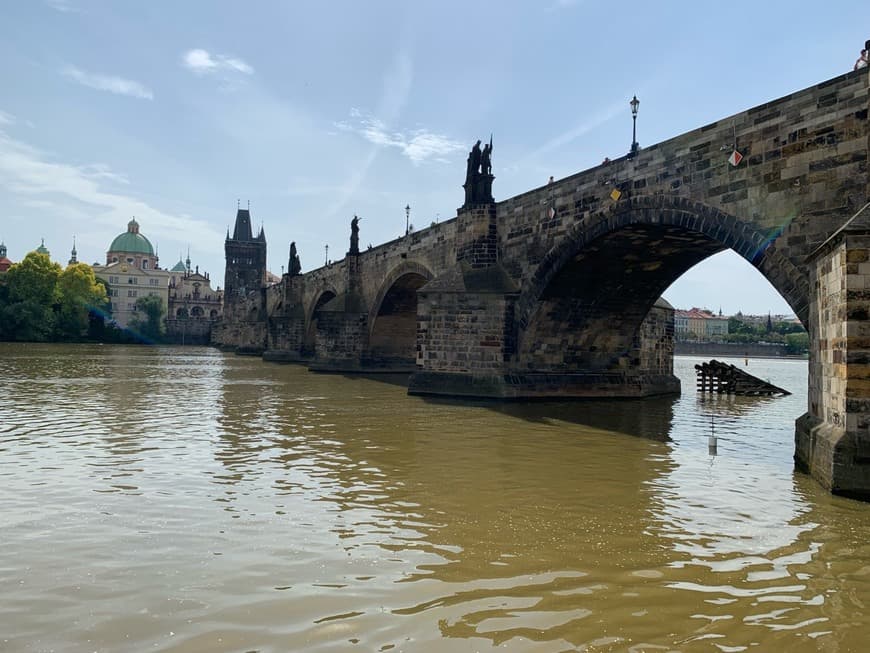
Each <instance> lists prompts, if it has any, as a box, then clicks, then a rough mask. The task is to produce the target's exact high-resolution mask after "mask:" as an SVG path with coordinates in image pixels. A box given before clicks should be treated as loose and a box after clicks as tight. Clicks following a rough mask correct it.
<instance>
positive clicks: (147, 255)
mask: <svg viewBox="0 0 870 653" xmlns="http://www.w3.org/2000/svg"><path fill="white" fill-rule="evenodd" d="M157 261H158V258H157V256H156V255H155V254H154V248H153V247H152V246H151V241H150V240H148V239H147V238H146V237H145V236H144V235H143V234H141V233H139V223H138V222H136V218H133V219H132V220H130V222H128V223H127V231H125V232H124V233H122V234H118V235H117V236H116V237H115V240H113V241H112V244H111V245H109V251H108V252H106V265H111V264H112V263H121V262H123V263H126V264H127V265H132V266H134V267H137V268H139V269H140V270H154V269H156V268H157Z"/></svg>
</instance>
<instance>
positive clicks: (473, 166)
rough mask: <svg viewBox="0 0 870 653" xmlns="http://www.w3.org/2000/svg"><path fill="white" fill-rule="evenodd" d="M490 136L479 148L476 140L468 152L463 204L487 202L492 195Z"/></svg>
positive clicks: (491, 198)
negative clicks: (481, 147)
mask: <svg viewBox="0 0 870 653" xmlns="http://www.w3.org/2000/svg"><path fill="white" fill-rule="evenodd" d="M493 179H495V177H493V176H492V136H491V135H490V137H489V143H487V144H486V145H484V146H483V150H481V149H480V141H479V140H478V141H477V142H476V143H475V144H474V147H472V148H471V152H469V153H468V166H467V168H466V171H465V183H464V184H463V185H462V187H463V188H464V189H465V206H468V205H470V204H489V203H492V202H494V201H495V200H494V199H493V197H492V181H493Z"/></svg>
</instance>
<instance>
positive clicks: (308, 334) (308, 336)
mask: <svg viewBox="0 0 870 653" xmlns="http://www.w3.org/2000/svg"><path fill="white" fill-rule="evenodd" d="M337 296H338V290H337V289H336V288H335V287H334V286H332V285H331V284H325V285H323V286H322V287H320V288H318V289H317V292H315V293H314V296H313V299H312V300H311V302H310V304H309V305H308V307H307V308H306V309H305V331H304V334H305V335H304V340H303V347H302V348H303V354H306V355H310V354H312V353H313V352H314V340H315V336H316V333H315V332H316V325H315V323H314V320H315V317H316V314H317V311H318V310H319V309H321V308H322V307H323V306H325V305H326V304H328V303H329V302H330V301H332V300H333V299H335V298H336V297H337Z"/></svg>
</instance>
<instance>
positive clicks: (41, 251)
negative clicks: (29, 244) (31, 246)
mask: <svg viewBox="0 0 870 653" xmlns="http://www.w3.org/2000/svg"><path fill="white" fill-rule="evenodd" d="M36 251H37V252H38V253H39V254H48V255H49V256H51V252H49V251H48V249H47V248H46V247H45V238H43V239H42V243H40V245H39V247H37V248H36Z"/></svg>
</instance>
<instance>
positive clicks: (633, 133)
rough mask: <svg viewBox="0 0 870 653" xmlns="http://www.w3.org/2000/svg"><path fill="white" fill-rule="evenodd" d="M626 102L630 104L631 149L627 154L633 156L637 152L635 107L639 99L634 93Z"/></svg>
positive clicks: (638, 103) (637, 105)
mask: <svg viewBox="0 0 870 653" xmlns="http://www.w3.org/2000/svg"><path fill="white" fill-rule="evenodd" d="M628 104H629V105H630V106H631V151H630V152H629V153H628V155H629V156H630V157H633V156H634V155H635V154H637V109H638V107H639V106H640V100H638V99H637V96H636V95H635V96H634V97H633V98H631V102H629V103H628Z"/></svg>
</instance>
